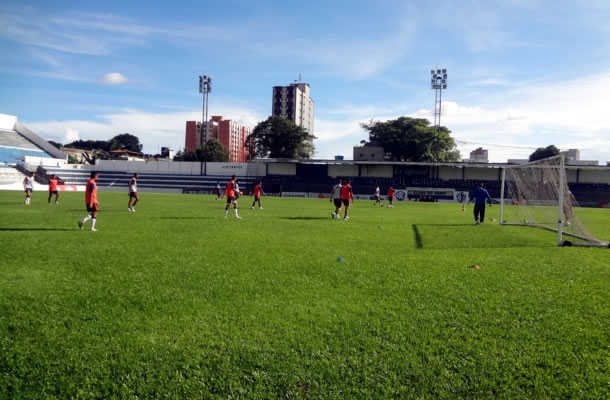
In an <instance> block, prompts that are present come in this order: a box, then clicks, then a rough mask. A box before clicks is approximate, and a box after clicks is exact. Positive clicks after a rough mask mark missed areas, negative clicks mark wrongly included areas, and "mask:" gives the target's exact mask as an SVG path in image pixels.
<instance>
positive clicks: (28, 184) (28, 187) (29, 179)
mask: <svg viewBox="0 0 610 400" xmlns="http://www.w3.org/2000/svg"><path fill="white" fill-rule="evenodd" d="M23 190H24V191H25V200H24V202H23V204H25V205H26V206H29V205H30V200H31V199H32V190H34V173H33V172H30V173H29V176H26V177H25V178H24V179H23Z"/></svg>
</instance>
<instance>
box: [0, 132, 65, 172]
mask: <svg viewBox="0 0 610 400" xmlns="http://www.w3.org/2000/svg"><path fill="white" fill-rule="evenodd" d="M24 156H33V157H45V158H53V157H52V156H51V155H50V154H49V153H47V152H46V151H44V150H42V149H40V148H39V147H37V146H36V145H35V144H34V143H32V142H30V141H29V140H28V139H26V138H25V137H23V136H22V135H20V134H19V133H18V132H17V131H14V130H8V129H0V163H4V164H16V163H21V162H23V157H24Z"/></svg>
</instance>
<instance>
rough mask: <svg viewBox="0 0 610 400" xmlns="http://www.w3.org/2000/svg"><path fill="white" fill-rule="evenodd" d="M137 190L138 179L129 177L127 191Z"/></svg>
mask: <svg viewBox="0 0 610 400" xmlns="http://www.w3.org/2000/svg"><path fill="white" fill-rule="evenodd" d="M137 191H138V181H137V180H136V179H133V178H131V180H130V181H129V193H131V192H136V193H137Z"/></svg>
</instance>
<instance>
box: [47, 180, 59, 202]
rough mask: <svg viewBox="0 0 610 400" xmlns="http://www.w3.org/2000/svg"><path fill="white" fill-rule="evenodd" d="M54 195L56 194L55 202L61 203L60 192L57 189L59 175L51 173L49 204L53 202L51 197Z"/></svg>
mask: <svg viewBox="0 0 610 400" xmlns="http://www.w3.org/2000/svg"><path fill="white" fill-rule="evenodd" d="M53 195H55V204H59V192H58V191H57V177H56V176H55V174H53V175H51V178H50V179H49V201H48V203H49V204H51V197H53Z"/></svg>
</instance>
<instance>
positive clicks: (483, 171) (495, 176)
mask: <svg viewBox="0 0 610 400" xmlns="http://www.w3.org/2000/svg"><path fill="white" fill-rule="evenodd" d="M457 179H462V177H461V176H460V177H459V178H457ZM464 179H472V180H477V179H479V180H482V181H499V180H500V169H499V168H466V172H465V176H464Z"/></svg>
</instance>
